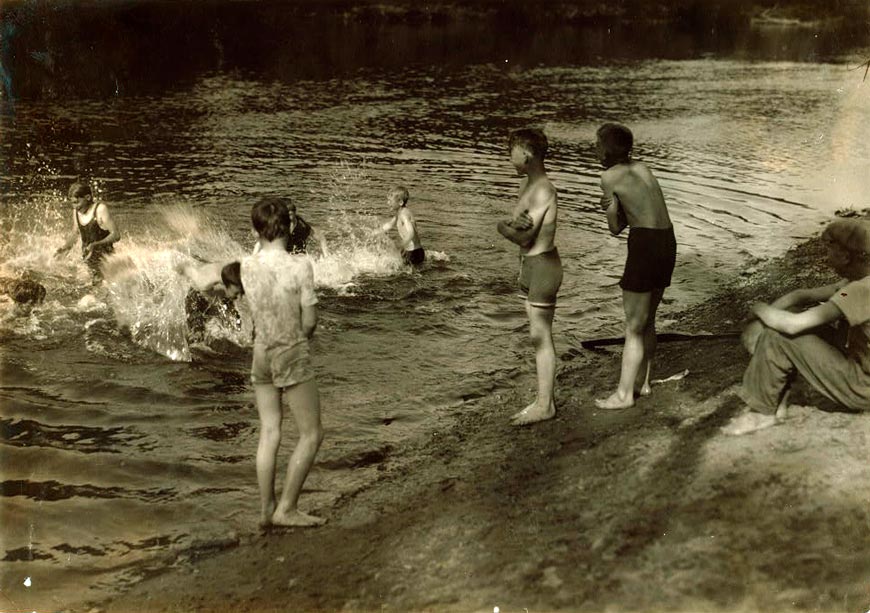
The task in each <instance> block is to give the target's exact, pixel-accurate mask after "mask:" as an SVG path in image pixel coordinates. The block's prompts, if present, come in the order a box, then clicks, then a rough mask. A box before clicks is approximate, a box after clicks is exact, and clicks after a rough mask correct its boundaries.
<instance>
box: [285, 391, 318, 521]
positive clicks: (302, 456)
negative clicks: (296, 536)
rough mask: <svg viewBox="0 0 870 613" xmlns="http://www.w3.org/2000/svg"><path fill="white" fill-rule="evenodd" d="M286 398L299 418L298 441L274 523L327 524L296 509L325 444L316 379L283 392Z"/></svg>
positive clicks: (297, 422) (294, 415) (297, 418)
mask: <svg viewBox="0 0 870 613" xmlns="http://www.w3.org/2000/svg"><path fill="white" fill-rule="evenodd" d="M284 397H285V399H286V400H287V403H288V404H289V405H290V409H291V410H292V411H293V417H295V418H296V425H297V426H298V428H299V442H298V443H297V444H296V449H294V450H293V454H292V455H291V456H290V461H289V463H288V465H287V477H286V478H285V479H284V488H283V491H282V492H281V499H280V500H279V501H278V505H277V507H275V510H274V513H273V514H272V518H271V520H272V523H273V524H275V525H278V526H319V525H321V524H324V523H326V520H325V519H323V518H321V517H315V516H313V515H308V514H307V513H303V512H302V511H300V510H299V509H298V508H297V506H296V505H297V502H298V501H299V494H300V493H301V492H302V484H303V483H305V478H306V477H307V476H308V472H309V471H310V470H311V466H312V464H314V457H315V456H316V455H317V450H318V449H320V443H321V442H322V441H323V426H322V425H321V423H320V394H319V392H318V389H317V382H316V381H315V380H314V379H310V380H308V381H305V382H304V383H299V384H298V385H294V386H292V387H288V388H285V389H284Z"/></svg>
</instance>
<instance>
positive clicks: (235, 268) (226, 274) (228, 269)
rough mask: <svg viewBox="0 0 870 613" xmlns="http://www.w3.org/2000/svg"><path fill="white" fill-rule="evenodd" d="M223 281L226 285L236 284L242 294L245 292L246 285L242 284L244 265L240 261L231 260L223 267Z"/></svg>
mask: <svg viewBox="0 0 870 613" xmlns="http://www.w3.org/2000/svg"><path fill="white" fill-rule="evenodd" d="M221 283H223V284H224V287H229V286H230V285H235V286H236V287H238V288H239V290H240V291H241V293H242V294H244V293H245V286H244V285H242V265H241V263H240V262H230V263H229V264H227V265H226V266H224V267H223V268H221Z"/></svg>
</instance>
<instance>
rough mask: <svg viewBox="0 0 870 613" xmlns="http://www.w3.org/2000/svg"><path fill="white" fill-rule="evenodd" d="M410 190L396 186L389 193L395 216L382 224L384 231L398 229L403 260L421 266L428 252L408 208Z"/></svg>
mask: <svg viewBox="0 0 870 613" xmlns="http://www.w3.org/2000/svg"><path fill="white" fill-rule="evenodd" d="M408 198H409V194H408V190H407V189H405V188H404V187H402V186H401V185H400V186H398V187H394V188H393V189H391V190H390V193H389V194H387V205H388V206H389V207H390V208H391V209H393V210H394V211H395V214H394V215H393V217H392V218H391V219H390V220H389V221H388V222H386V223H385V224H384V225H382V226H381V231H382V232H389V231H390V230H392V229H394V228H395V229H396V231H397V232H398V233H399V239H400V240H401V241H402V260H403V261H404V262H405V264H409V265H411V266H419V265H420V264H422V263H423V261H424V260H425V259H426V252H425V251H423V245H422V244H421V243H420V236H419V235H418V234H417V223H416V221H414V215H413V213H411V209H409V208H408Z"/></svg>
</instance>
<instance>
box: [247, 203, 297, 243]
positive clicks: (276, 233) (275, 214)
mask: <svg viewBox="0 0 870 613" xmlns="http://www.w3.org/2000/svg"><path fill="white" fill-rule="evenodd" d="M290 206H293V205H292V204H291V203H290V201H289V200H288V199H286V198H277V197H266V198H260V199H259V200H257V202H255V203H254V206H253V207H252V208H251V224H252V225H253V226H254V230H256V232H257V234H259V235H260V237H261V238H264V239H265V240H267V241H273V240H275V239H276V238H280V237H282V236H283V237H286V236H287V232H288V228H289V227H290V209H289V207H290ZM293 208H294V210H295V207H293Z"/></svg>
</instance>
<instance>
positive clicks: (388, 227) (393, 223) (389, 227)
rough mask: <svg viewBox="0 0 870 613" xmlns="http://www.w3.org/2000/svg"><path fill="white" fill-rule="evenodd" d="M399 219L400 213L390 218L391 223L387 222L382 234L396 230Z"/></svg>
mask: <svg viewBox="0 0 870 613" xmlns="http://www.w3.org/2000/svg"><path fill="white" fill-rule="evenodd" d="M398 218H399V215H398V213H397V214H395V215H393V216H392V217H390V221H388V222H386V223H385V224H383V225H382V226H381V232H389V231H390V230H392V229H394V228H395V227H396V223H397V220H398Z"/></svg>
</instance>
